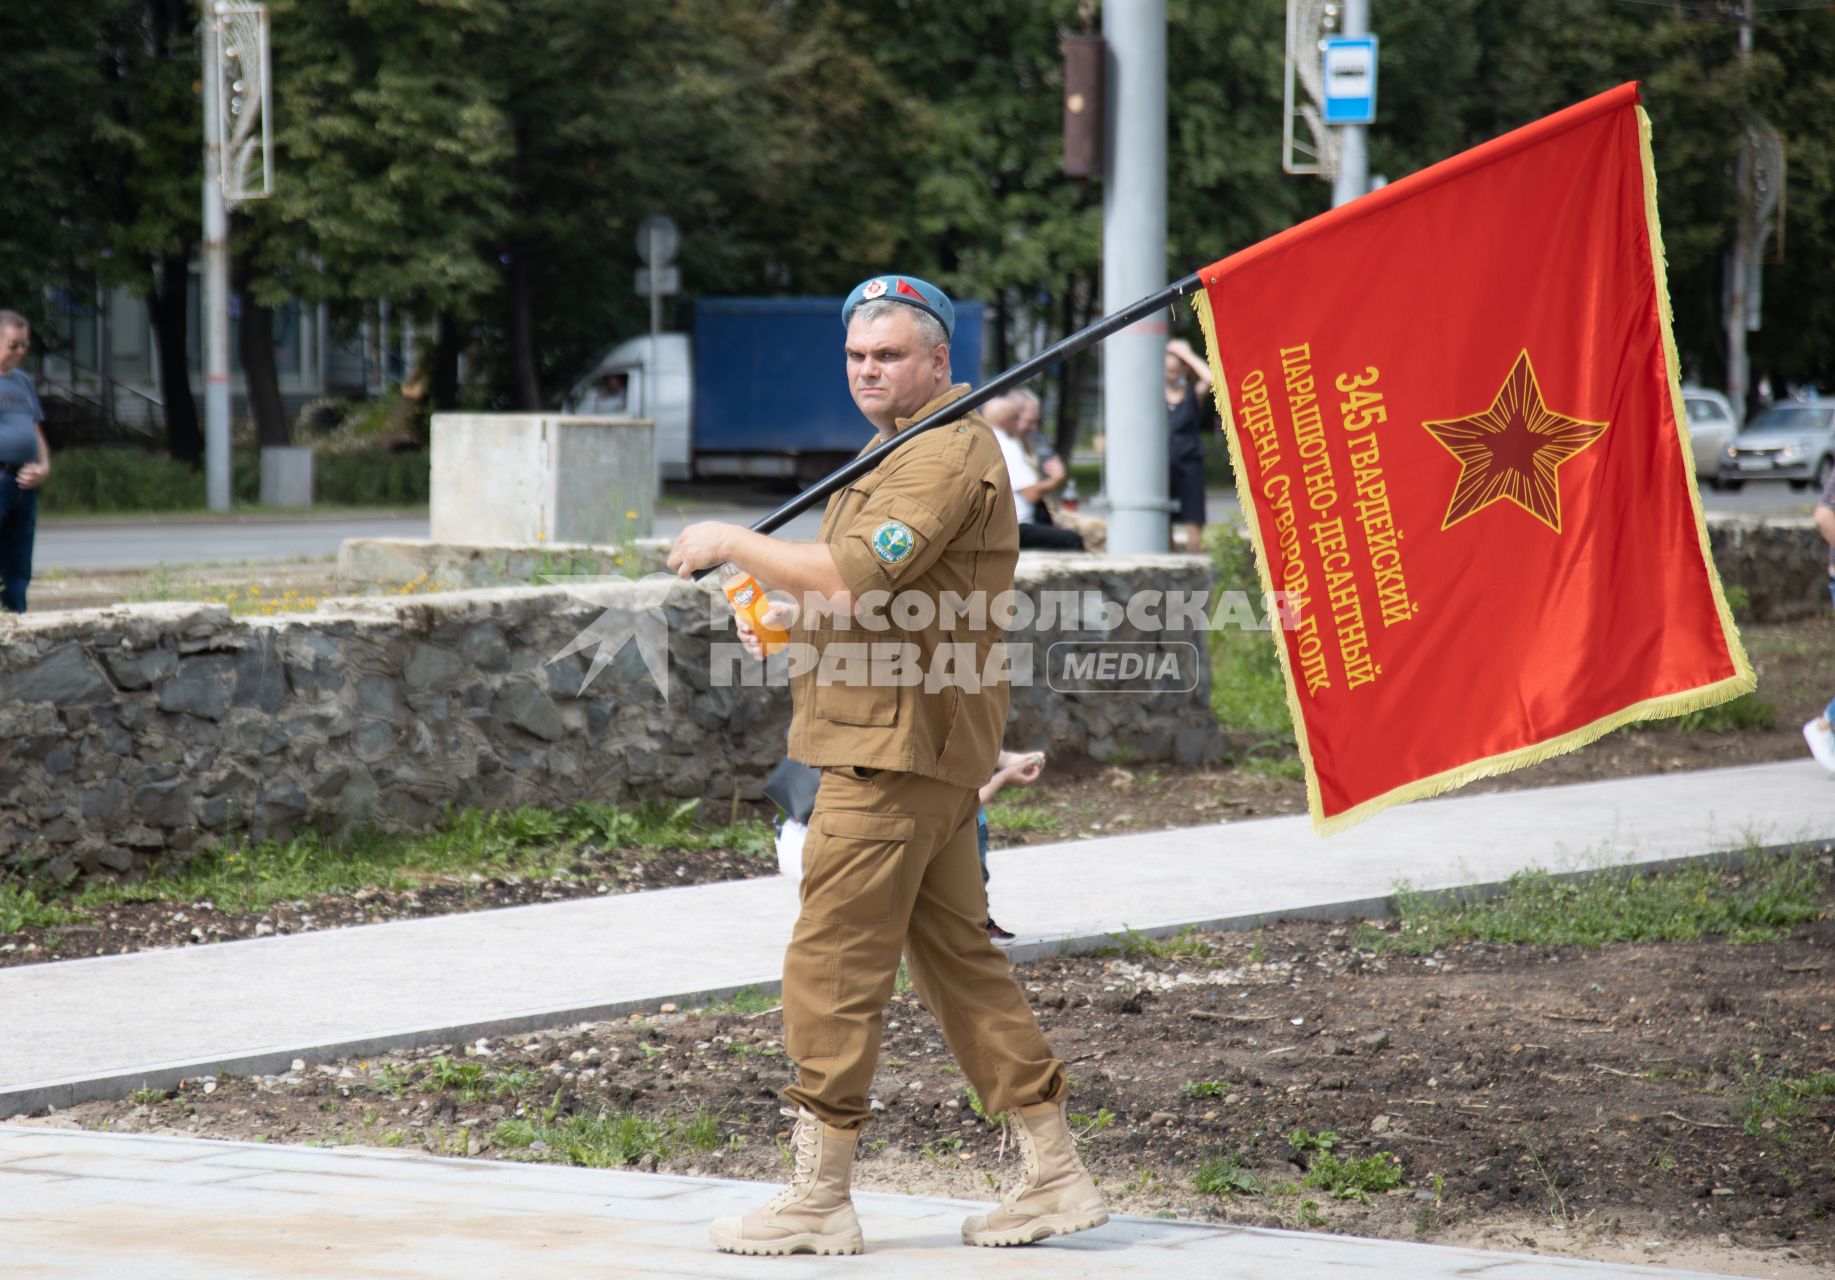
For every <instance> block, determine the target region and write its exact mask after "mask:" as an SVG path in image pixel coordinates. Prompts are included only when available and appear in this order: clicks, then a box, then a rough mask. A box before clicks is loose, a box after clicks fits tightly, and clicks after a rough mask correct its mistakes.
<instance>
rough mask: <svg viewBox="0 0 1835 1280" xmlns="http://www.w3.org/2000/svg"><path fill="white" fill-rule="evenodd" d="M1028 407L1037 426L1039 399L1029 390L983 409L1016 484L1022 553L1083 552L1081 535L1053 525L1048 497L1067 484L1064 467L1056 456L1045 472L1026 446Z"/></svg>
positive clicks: (1015, 505) (1015, 506)
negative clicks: (1047, 502)
mask: <svg viewBox="0 0 1835 1280" xmlns="http://www.w3.org/2000/svg"><path fill="white" fill-rule="evenodd" d="M1028 401H1030V405H1028ZM1028 407H1030V408H1031V410H1032V416H1033V421H1034V422H1035V423H1036V422H1037V420H1038V397H1037V396H1034V395H1033V394H1032V393H1031V392H1029V391H1015V392H1011V393H1009V394H1007V395H1004V396H997V397H995V398H994V399H992V400H990V401H988V402H987V404H986V405H984V406H982V416H983V417H985V418H986V419H987V420H988V425H989V426H991V427H993V428H994V439H995V442H996V443H997V444H999V445H1000V453H1001V457H1003V458H1004V459H1006V463H1007V479H1008V480H1009V481H1010V482H1011V483H1012V485H1013V515H1014V517H1015V518H1016V519H1017V520H1018V521H1019V546H1020V550H1022V551H1081V550H1083V538H1082V537H1081V535H1079V534H1078V533H1077V531H1076V530H1074V529H1060V528H1058V526H1057V525H1055V524H1054V523H1052V518H1051V508H1050V507H1048V506H1046V505H1045V495H1046V494H1048V493H1050V492H1051V491H1052V490H1053V489H1055V488H1057V487H1058V486H1059V485H1060V484H1062V483H1064V474H1065V473H1064V464H1063V462H1062V461H1060V460H1059V459H1058V458H1057V457H1056V456H1055V455H1054V456H1053V457H1052V459H1051V462H1052V464H1054V465H1053V466H1052V468H1051V469H1050V470H1046V469H1045V468H1044V467H1041V466H1040V465H1039V464H1038V462H1037V461H1036V460H1035V458H1034V456H1033V453H1032V451H1031V450H1030V449H1028V448H1027V447H1026V433H1027V429H1026V426H1025V416H1026V411H1027V409H1028Z"/></svg>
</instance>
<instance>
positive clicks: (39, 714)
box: [0, 554, 1222, 877]
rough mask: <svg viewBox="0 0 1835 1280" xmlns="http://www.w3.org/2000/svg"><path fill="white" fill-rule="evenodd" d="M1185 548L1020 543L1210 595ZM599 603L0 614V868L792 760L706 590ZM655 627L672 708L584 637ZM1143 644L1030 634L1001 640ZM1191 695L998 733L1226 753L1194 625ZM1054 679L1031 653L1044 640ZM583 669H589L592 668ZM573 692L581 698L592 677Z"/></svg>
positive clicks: (416, 823)
mask: <svg viewBox="0 0 1835 1280" xmlns="http://www.w3.org/2000/svg"><path fill="white" fill-rule="evenodd" d="M1209 578H1210V572H1209V567H1208V565H1206V564H1205V563H1204V562H1202V561H1197V560H1192V559H1189V558H1185V557H1170V556H1164V557H1143V558H1140V559H1135V560H1122V559H1113V558H1106V557H1090V556H1050V555H1031V554H1028V555H1027V556H1024V557H1022V562H1021V570H1020V574H1019V581H1018V583H1017V584H1016V587H1017V589H1018V590H1019V591H1020V592H1021V593H1022V594H1024V595H1025V596H1026V597H1027V598H1028V599H1029V600H1032V601H1034V602H1037V601H1038V600H1040V599H1042V598H1043V596H1044V595H1045V593H1048V592H1051V593H1057V594H1058V595H1059V596H1060V597H1063V596H1065V595H1066V594H1069V593H1076V594H1078V595H1081V594H1082V593H1089V592H1094V593H1097V594H1099V595H1100V596H1101V598H1102V599H1104V600H1108V601H1125V600H1127V599H1128V598H1129V597H1131V596H1132V595H1134V594H1135V592H1136V591H1137V590H1141V589H1144V588H1157V589H1160V590H1168V589H1177V590H1184V591H1194V592H1196V591H1203V590H1205V589H1207V588H1208V586H1209ZM607 590H608V594H606V595H603V596H601V597H598V598H596V600H595V601H594V602H590V603H589V602H588V601H586V600H583V599H580V598H578V597H576V596H574V595H571V594H569V592H568V591H567V590H563V589H561V588H555V587H549V588H533V589H531V588H497V589H484V590H474V591H466V592H455V593H451V594H444V595H428V596H407V597H400V596H393V597H376V598H352V599H347V600H342V601H334V602H329V603H328V604H327V605H326V606H325V607H324V608H323V609H322V610H321V612H319V613H317V614H311V615H298V616H290V617H273V618H246V619H245V618H232V617H230V616H229V613H228V611H227V610H226V609H224V608H223V607H222V606H219V605H199V604H149V605H131V606H122V607H118V608H111V609H98V610H80V611H71V612H66V613H44V614H29V615H26V616H24V617H19V618H10V619H7V620H5V621H0V744H4V754H3V755H0V851H3V852H0V865H16V866H22V867H26V868H28V869H44V870H47V871H49V872H50V873H51V874H53V875H56V876H59V877H65V876H68V875H71V874H73V873H77V872H87V873H94V872H97V871H102V870H108V871H115V872H128V871H133V870H135V869H138V868H140V867H143V866H145V865H148V864H149V863H152V862H155V861H158V860H162V859H165V858H168V857H175V856H176V857H182V856H183V855H184V854H185V852H186V851H188V850H190V849H192V848H194V847H196V846H197V845H199V844H200V843H201V842H204V841H208V840H210V839H213V838H219V837H223V836H231V835H235V836H249V837H253V838H258V839H259V838H265V837H278V836H284V835H287V834H289V833H292V832H295V831H298V830H300V829H303V828H305V827H308V826H310V827H316V828H319V829H322V830H326V831H330V832H345V831H350V830H352V829H355V828H358V827H362V826H369V825H373V826H378V827H382V828H389V829H397V830H410V829H415V828H420V827H424V826H426V825H428V824H429V823H432V822H434V821H435V820H437V819H438V817H439V816H440V815H441V813H442V812H444V811H445V810H447V809H448V808H466V807H485V808H500V807H511V806H517V805H525V804H532V805H543V806H549V807H565V806H568V805H571V804H573V803H576V802H579V801H600V802H612V801H629V800H633V799H639V798H644V797H655V796H659V795H661V796H679V797H688V796H721V795H730V794H731V793H732V789H733V788H734V787H735V786H737V787H738V788H739V789H740V790H741V792H742V793H744V794H746V795H752V796H756V795H757V794H758V787H759V784H760V783H761V782H762V781H763V778H764V776H765V774H766V773H767V772H768V771H769V769H770V768H771V766H772V765H773V764H775V763H776V761H777V759H778V757H779V756H780V755H781V753H782V749H783V742H784V735H785V732H786V729H787V727H788V723H789V696H788V693H787V691H786V690H785V689H784V688H782V687H769V686H765V687H745V686H733V685H723V684H721V683H719V682H718V681H717V680H716V679H715V678H714V677H713V675H712V671H711V667H712V656H713V652H714V650H713V645H714V643H715V642H716V641H719V642H722V643H725V642H730V640H731V639H732V633H731V632H730V631H729V630H727V629H726V628H727V622H726V620H727V618H728V614H727V612H726V609H725V604H724V601H723V600H721V599H720V597H719V596H718V594H717V592H715V591H714V590H713V589H712V588H711V587H707V586H694V585H690V584H687V583H681V582H677V581H673V580H660V581H659V580H650V581H645V582H636V583H628V584H622V585H619V586H617V587H614V588H609V589H607ZM647 623H648V624H651V625H657V626H660V625H661V624H663V623H666V625H667V633H666V645H667V654H668V664H667V665H668V679H669V686H670V687H669V693H668V698H667V700H665V699H664V697H663V695H662V694H661V693H660V692H659V691H658V690H657V688H656V687H655V686H654V684H653V683H652V682H651V681H650V679H649V678H648V677H647V675H646V671H645V667H644V663H643V660H642V655H641V653H640V649H639V646H638V645H636V644H630V645H625V646H624V647H623V648H622V650H621V651H620V652H619V653H618V654H617V656H616V657H615V658H613V659H612V660H611V661H610V662H609V665H608V666H606V667H605V668H604V669H603V670H602V671H599V672H597V673H593V672H592V663H593V660H594V654H595V652H596V651H597V650H596V646H594V645H591V644H588V645H587V646H585V647H583V648H580V649H579V650H578V651H576V652H573V653H571V654H569V655H568V656H566V657H563V658H558V659H556V656H555V655H557V654H560V653H562V652H563V651H564V650H566V649H567V648H568V647H569V646H570V645H571V644H573V643H574V641H575V640H576V638H577V637H578V636H580V634H581V633H582V632H583V631H584V630H586V629H587V628H588V627H596V628H597V629H598V630H599V633H601V634H609V633H616V632H618V631H619V630H620V629H621V628H624V627H630V626H634V627H636V628H638V630H637V635H638V638H639V639H640V640H641V639H642V638H643V637H644V634H645V633H644V631H643V627H644V626H645V625H646V624H647ZM1078 638H1082V639H1098V640H1104V641H1110V642H1113V641H1121V640H1135V641H1139V640H1141V639H1142V633H1141V632H1140V631H1139V630H1138V629H1136V628H1134V627H1131V626H1129V625H1125V624H1124V625H1123V626H1122V627H1120V628H1117V629H1114V630H1108V631H1097V630H1085V631H1077V630H1069V631H1065V630H1059V629H1055V628H1054V629H1052V630H1050V631H1049V632H1048V631H1045V630H1043V629H1041V628H1039V626H1038V625H1037V622H1036V621H1035V622H1034V623H1033V625H1032V626H1030V627H1028V628H1025V629H1020V630H1016V631H1015V632H1013V633H1012V635H1011V639H1012V640H1013V641H1014V642H1018V643H1025V642H1028V641H1037V642H1040V647H1041V648H1043V647H1044V646H1045V645H1048V644H1050V643H1055V642H1058V641H1061V640H1066V639H1078ZM1187 638H1188V639H1191V640H1195V641H1196V644H1195V646H1194V648H1195V651H1196V654H1197V655H1198V657H1199V662H1200V664H1201V665H1200V666H1199V668H1198V670H1197V672H1196V676H1197V678H1196V680H1195V684H1194V687H1192V688H1191V689H1189V690H1186V691H1184V692H1160V693H1154V694H1151V695H1143V694H1117V693H1113V692H1094V693H1083V694H1078V693H1061V692H1057V691H1054V690H1053V689H1052V688H1050V687H1049V686H1048V684H1047V683H1046V682H1045V681H1044V680H1043V679H1040V680H1039V681H1038V682H1037V683H1035V684H1033V685H1032V686H1030V687H1026V688H1019V689H1015V690H1014V695H1013V716H1012V720H1011V722H1010V728H1009V733H1008V743H1009V745H1012V746H1015V747H1044V748H1046V749H1047V750H1049V751H1052V752H1053V753H1055V754H1057V755H1058V756H1060V757H1063V756H1065V755H1068V754H1072V753H1084V754H1091V755H1094V756H1096V757H1097V758H1108V757H1111V756H1113V755H1116V754H1122V753H1125V754H1126V755H1127V756H1128V757H1129V758H1132V759H1135V760H1143V761H1146V760H1174V759H1176V760H1179V761H1182V762H1184V763H1188V764H1193V763H1199V762H1202V761H1210V760H1215V759H1217V758H1218V757H1219V756H1220V755H1221V753H1222V739H1221V736H1220V734H1219V732H1218V730H1217V727H1216V724H1215V722H1214V719H1213V717H1212V716H1211V713H1210V708H1209V688H1210V680H1209V666H1208V660H1207V659H1205V657H1204V645H1203V636H1202V635H1201V634H1200V635H1196V636H1192V637H1187ZM1039 659H1040V662H1039V669H1040V670H1041V672H1042V670H1043V666H1044V654H1043V653H1042V652H1041V653H1040V654H1039ZM589 674H590V675H591V676H592V678H591V679H590V681H589V680H588V676H589ZM583 686H584V687H583Z"/></svg>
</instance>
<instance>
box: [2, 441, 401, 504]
mask: <svg viewBox="0 0 1835 1280" xmlns="http://www.w3.org/2000/svg"><path fill="white" fill-rule="evenodd" d="M430 457H431V455H430V454H428V453H427V452H426V451H425V450H414V451H409V452H405V453H394V452H389V451H385V450H378V449H369V450H361V451H355V452H345V453H333V452H329V451H326V450H323V449H320V450H315V451H314V453H313V459H312V467H313V476H312V481H313V485H312V487H313V498H314V501H315V503H316V505H318V506H327V507H347V506H350V507H378V506H392V507H399V506H419V505H424V504H425V503H426V502H427V498H428V491H429V480H430V474H431V467H430ZM260 496H261V455H260V452H259V451H258V450H255V449H236V450H233V451H232V452H231V455H230V499H231V501H232V502H234V503H236V504H237V505H239V506H247V507H252V506H253V505H254V504H255V503H256V501H257V500H258V499H259V498H260ZM38 501H39V513H40V514H41V515H44V516H52V517H55V516H60V515H111V514H116V513H123V512H147V511H160V512H180V511H201V510H203V509H205V508H207V507H208V505H209V504H208V502H207V501H206V495H205V491H204V471H203V468H201V467H198V468H193V467H191V466H190V465H188V464H186V463H183V462H174V461H173V460H172V459H171V458H168V457H166V456H165V455H164V454H161V453H150V452H147V451H145V450H142V449H132V448H120V447H108V448H78V449H63V450H59V452H58V455H57V459H56V470H55V474H54V476H53V482H52V483H47V484H46V485H45V487H44V491H43V492H42V493H41V494H40V495H39V500H38Z"/></svg>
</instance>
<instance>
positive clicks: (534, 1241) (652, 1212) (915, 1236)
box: [0, 1125, 1714, 1280]
mask: <svg viewBox="0 0 1835 1280" xmlns="http://www.w3.org/2000/svg"><path fill="white" fill-rule="evenodd" d="M15 1150H27V1151H30V1152H32V1153H33V1155H32V1156H31V1157H29V1158H27V1159H25V1160H19V1159H14V1158H11V1156H12V1154H13V1152H14V1151H15ZM175 1151H176V1152H182V1153H183V1154H182V1156H181V1157H180V1158H178V1159H174V1158H173V1153H174V1152H175ZM283 1151H284V1149H279V1148H269V1147H262V1146H256V1145H252V1144H243V1143H223V1142H210V1141H206V1140H203V1139H183V1138H157V1137H124V1136H122V1135H118V1134H117V1135H98V1134H90V1133H84V1132H81V1131H77V1130H54V1129H43V1128H29V1127H24V1126H18V1125H0V1170H5V1171H7V1172H6V1173H0V1247H3V1248H4V1257H5V1274H6V1275H7V1276H8V1278H9V1280H267V1278H268V1277H287V1278H288V1280H310V1278H313V1277H327V1278H332V1277H335V1278H336V1280H369V1278H371V1277H387V1278H388V1280H416V1278H418V1277H427V1278H428V1280H433V1278H436V1277H437V1278H438V1280H448V1277H451V1276H455V1275H461V1276H465V1277H467V1278H468V1280H497V1278H502V1280H528V1278H529V1277H532V1276H570V1275H592V1276H595V1277H608V1278H618V1280H623V1278H626V1277H628V1278H630V1280H654V1278H657V1277H705V1278H706V1280H730V1278H735V1277H751V1276H756V1275H761V1274H763V1273H764V1272H766V1271H769V1273H770V1275H771V1276H772V1278H773V1280H816V1278H817V1277H824V1278H828V1280H832V1278H833V1277H835V1276H872V1277H873V1278H874V1280H935V1277H937V1276H939V1275H945V1274H947V1275H950V1276H952V1277H960V1278H961V1280H1024V1278H1027V1277H1041V1278H1045V1277H1049V1278H1051V1280H1059V1278H1069V1277H1101V1280H1199V1278H1200V1277H1202V1278H1203V1280H1291V1277H1294V1276H1320V1275H1327V1274H1329V1275H1331V1276H1333V1277H1342V1278H1344V1280H1358V1278H1359V1277H1369V1278H1370V1280H1379V1278H1380V1280H1391V1278H1392V1277H1395V1276H1402V1275H1405V1276H1408V1277H1410V1280H1463V1278H1465V1277H1478V1276H1482V1277H1484V1278H1485V1280H1581V1278H1582V1277H1586V1278H1587V1280H1714V1278H1713V1277H1709V1276H1706V1275H1705V1274H1704V1273H1701V1272H1683V1271H1671V1270H1664V1269H1659V1268H1654V1267H1645V1266H1627V1265H1617V1264H1612V1263H1601V1262H1586V1261H1575V1260H1566V1259H1550V1258H1533V1257H1526V1256H1522V1255H1517V1254H1505V1253H1487V1252H1482V1251H1479V1250H1473V1249H1454V1248H1443V1247H1438V1246H1433V1245H1421V1244H1412V1243H1406V1242H1400V1241H1385V1240H1358V1239H1354V1238H1351V1237H1347V1236H1327V1235H1316V1234H1308V1233H1304V1232H1290V1231H1270V1230H1262V1229H1257V1228H1247V1227H1229V1226H1217V1225H1205V1224H1193V1223H1179V1222H1164V1221H1158V1220H1153V1219H1143V1218H1117V1219H1115V1220H1113V1221H1111V1222H1110V1223H1109V1224H1108V1225H1107V1226H1104V1227H1099V1228H1097V1229H1096V1230H1094V1231H1089V1232H1085V1233H1083V1234H1082V1235H1078V1236H1073V1237H1070V1238H1068V1239H1064V1240H1054V1241H1048V1242H1045V1243H1042V1244H1039V1245H1035V1246H1033V1247H1031V1248H1026V1249H970V1248H966V1247H964V1246H963V1245H962V1243H961V1237H960V1235H959V1231H960V1226H961V1222H962V1219H963V1218H964V1217H965V1216H966V1215H968V1214H970V1213H973V1212H978V1211H979V1210H980V1209H981V1208H983V1207H985V1206H980V1205H975V1204H971V1203H969V1202H966V1201H958V1200H944V1199H932V1198H920V1197H914V1196H893V1195H887V1194H883V1193H862V1194H860V1195H857V1196H856V1197H855V1203H856V1205H857V1207H858V1210H859V1213H860V1219H861V1225H862V1227H863V1229H864V1231H865V1233H866V1236H867V1241H868V1251H867V1252H866V1253H865V1254H864V1255H862V1256H859V1257H853V1258H821V1259H818V1258H813V1257H808V1256H798V1257H792V1258H772V1259H759V1258H741V1257H733V1256H730V1255H727V1254H722V1253H719V1252H718V1251H716V1250H715V1249H714V1248H713V1247H712V1246H711V1245H709V1244H708V1243H707V1237H706V1225H707V1223H708V1222H710V1221H711V1220H712V1219H714V1218H716V1217H719V1216H721V1215H723V1214H729V1213H738V1212H744V1211H746V1210H748V1209H750V1208H752V1207H755V1206H756V1205H757V1204H758V1203H759V1202H760V1200H761V1199H762V1198H763V1197H764V1196H765V1195H766V1194H768V1191H767V1189H766V1188H763V1187H759V1186H754V1185H750V1184H747V1183H740V1182H726V1181H717V1180H713V1179H695V1178H680V1177H668V1176H661V1175H655V1174H641V1173H626V1172H608V1171H603V1170H590V1169H559V1168H555V1167H552V1166H527V1165H517V1164H509V1163H503V1162H494V1161H477V1160H471V1161H461V1160H439V1159H435V1158H433V1157H430V1156H401V1155H398V1154H394V1153H379V1152H362V1151H348V1150H346V1151H299V1150H297V1149H296V1150H292V1151H284V1154H285V1155H286V1156H287V1157H288V1158H287V1159H285V1160H284V1161H283V1160H281V1159H279V1158H278V1157H280V1156H282V1155H283ZM50 1156H57V1157H60V1158H62V1159H65V1160H69V1161H71V1162H73V1163H80V1164H82V1165H83V1167H84V1168H85V1169H87V1170H88V1171H89V1172H88V1173H87V1175H86V1176H85V1177H83V1178H81V1179H68V1178H61V1177H59V1176H57V1175H55V1174H53V1173H51V1172H49V1171H46V1172H42V1173H40V1172H35V1171H33V1170H34V1167H35V1166H36V1165H37V1164H39V1163H40V1161H41V1160H43V1159H44V1158H46V1157H50ZM299 1156H304V1157H306V1159H304V1160H303V1161H302V1160H300V1159H298V1158H296V1157H299ZM90 1157H94V1158H93V1159H92V1158H90ZM264 1162H271V1163H272V1166H273V1168H274V1169H275V1172H274V1173H273V1174H272V1175H271V1176H268V1177H263V1176H260V1175H256V1176H249V1173H250V1171H251V1170H252V1169H257V1168H259V1167H260V1166H261V1165H262V1164H263V1163H264ZM455 1169H456V1170H462V1171H463V1172H462V1173H459V1174H457V1175H455V1173H454V1170H455ZM181 1170H182V1171H184V1173H185V1175H186V1176H183V1177H174V1176H172V1175H173V1174H174V1172H175V1171H181ZM212 1170H214V1171H217V1172H220V1173H221V1174H223V1175H225V1177H224V1180H222V1181H214V1182H212V1181H200V1180H198V1179H197V1178H196V1177H194V1176H192V1175H195V1174H197V1173H199V1172H204V1171H212ZM16 1171H22V1172H16ZM8 1174H11V1175H13V1176H8ZM455 1176H456V1177H459V1178H463V1179H464V1181H465V1184H466V1185H467V1186H468V1188H470V1190H471V1191H472V1192H473V1193H474V1194H468V1195H467V1196H465V1197H464V1198H462V1199H448V1198H446V1197H445V1195H444V1193H446V1192H449V1191H450V1190H451V1189H452V1187H453V1185H454V1182H455ZM659 1187H660V1188H662V1189H663V1194H662V1195H660V1196H659V1195H657V1194H655V1189H656V1188H659Z"/></svg>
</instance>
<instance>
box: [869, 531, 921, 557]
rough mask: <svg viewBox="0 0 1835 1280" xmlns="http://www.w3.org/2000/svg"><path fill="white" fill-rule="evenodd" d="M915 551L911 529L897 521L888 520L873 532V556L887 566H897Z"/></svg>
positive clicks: (915, 540)
mask: <svg viewBox="0 0 1835 1280" xmlns="http://www.w3.org/2000/svg"><path fill="white" fill-rule="evenodd" d="M916 549H917V539H916V538H915V537H913V536H912V534H911V527H910V526H909V525H907V524H904V523H902V522H900V521H898V520H888V521H886V522H885V523H884V524H882V525H880V526H879V528H877V529H875V530H873V554H874V555H876V556H878V557H879V558H880V559H881V560H883V561H885V563H887V564H897V563H898V562H899V561H900V560H903V559H904V558H905V557H906V556H909V555H910V554H911V553H912V552H913V551H915V550H916Z"/></svg>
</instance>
